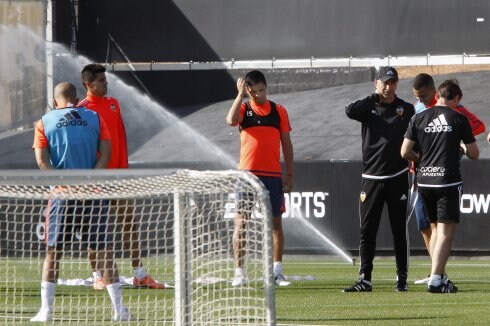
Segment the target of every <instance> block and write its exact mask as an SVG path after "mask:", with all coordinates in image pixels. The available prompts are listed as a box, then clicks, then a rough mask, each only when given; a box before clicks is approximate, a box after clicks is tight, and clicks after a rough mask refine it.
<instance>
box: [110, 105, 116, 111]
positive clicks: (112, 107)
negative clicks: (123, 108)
mask: <svg viewBox="0 0 490 326" xmlns="http://www.w3.org/2000/svg"><path fill="white" fill-rule="evenodd" d="M111 110H112V112H116V106H115V105H114V103H111Z"/></svg>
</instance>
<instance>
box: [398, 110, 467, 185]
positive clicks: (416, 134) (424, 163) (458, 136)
mask: <svg viewBox="0 0 490 326" xmlns="http://www.w3.org/2000/svg"><path fill="white" fill-rule="evenodd" d="M405 138H408V139H410V140H413V141H414V142H415V143H416V144H417V145H418V146H419V154H420V158H421V160H420V164H419V167H418V168H417V183H418V185H419V186H420V187H449V186H453V185H457V184H460V183H461V182H462V179H461V173H460V171H459V161H460V149H459V148H460V143H461V141H462V142H463V143H465V144H470V143H473V142H475V137H474V136H473V133H472V132H471V126H470V123H469V121H468V119H467V118H466V117H465V116H464V115H462V114H460V113H458V112H456V111H455V110H453V109H451V108H449V107H447V106H434V107H432V108H430V109H427V110H425V111H422V112H420V113H417V114H416V115H415V116H414V117H413V118H412V120H411V121H410V125H409V126H408V129H407V132H406V134H405Z"/></svg>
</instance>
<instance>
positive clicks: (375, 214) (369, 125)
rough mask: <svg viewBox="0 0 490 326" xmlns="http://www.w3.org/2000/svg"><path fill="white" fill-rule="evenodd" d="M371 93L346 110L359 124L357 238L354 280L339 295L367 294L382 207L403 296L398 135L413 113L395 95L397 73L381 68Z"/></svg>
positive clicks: (402, 177) (402, 168) (403, 165)
mask: <svg viewBox="0 0 490 326" xmlns="http://www.w3.org/2000/svg"><path fill="white" fill-rule="evenodd" d="M374 84H375V88H376V92H375V93H374V94H372V95H370V96H368V97H366V98H364V99H362V100H359V101H356V102H354V103H351V104H349V105H347V107H346V108H345V111H346V114H347V116H348V117H349V118H351V119H354V120H357V121H359V122H361V124H362V131H361V134H362V162H363V165H364V168H363V173H362V183H361V193H360V202H359V212H360V220H361V232H360V233H361V234H360V245H359V254H360V258H361V266H360V269H359V280H358V281H357V282H356V283H355V284H354V285H353V286H351V287H349V288H346V289H344V292H364V291H368V292H369V291H372V285H371V277H372V271H373V260H374V256H375V252H376V237H377V234H378V229H379V223H380V221H381V214H382V212H383V206H384V204H385V203H386V204H387V206H388V215H389V219H390V226H391V232H392V235H393V242H394V248H395V256H396V268H397V270H396V273H397V282H396V291H407V290H408V287H407V273H408V245H407V228H406V220H407V216H406V212H407V196H408V175H407V173H408V164H407V161H405V160H404V159H402V157H401V156H400V148H401V145H402V142H403V135H404V133H405V131H406V129H407V126H408V123H409V121H410V119H411V118H412V116H413V115H414V114H415V109H414V107H413V105H412V104H410V103H407V102H405V101H403V100H402V99H400V98H398V97H397V96H396V94H395V92H396V89H397V86H398V73H397V71H396V70H395V69H394V68H392V67H381V68H380V69H379V71H378V72H377V74H376V78H375V81H374Z"/></svg>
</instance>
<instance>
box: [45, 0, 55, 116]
mask: <svg viewBox="0 0 490 326" xmlns="http://www.w3.org/2000/svg"><path fill="white" fill-rule="evenodd" d="M53 2H55V1H52V0H47V1H46V47H45V51H46V52H45V55H46V112H48V111H51V110H52V109H53V105H52V99H53V87H54V85H53V83H54V82H53V70H54V69H53Z"/></svg>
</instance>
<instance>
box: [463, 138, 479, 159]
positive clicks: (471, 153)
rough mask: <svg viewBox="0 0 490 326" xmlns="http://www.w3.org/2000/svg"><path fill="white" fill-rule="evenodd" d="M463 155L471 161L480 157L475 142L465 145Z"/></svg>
mask: <svg viewBox="0 0 490 326" xmlns="http://www.w3.org/2000/svg"><path fill="white" fill-rule="evenodd" d="M464 147H465V152H464V153H465V154H466V156H468V158H469V159H471V160H478V158H479V157H480V150H479V149H478V145H477V144H476V142H473V143H470V144H465V146H464Z"/></svg>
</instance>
